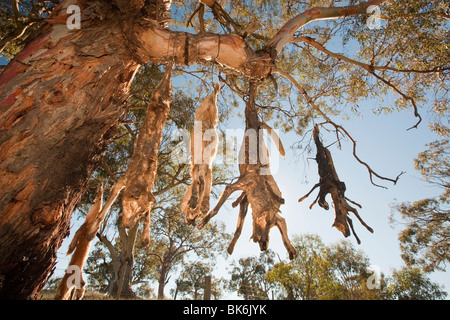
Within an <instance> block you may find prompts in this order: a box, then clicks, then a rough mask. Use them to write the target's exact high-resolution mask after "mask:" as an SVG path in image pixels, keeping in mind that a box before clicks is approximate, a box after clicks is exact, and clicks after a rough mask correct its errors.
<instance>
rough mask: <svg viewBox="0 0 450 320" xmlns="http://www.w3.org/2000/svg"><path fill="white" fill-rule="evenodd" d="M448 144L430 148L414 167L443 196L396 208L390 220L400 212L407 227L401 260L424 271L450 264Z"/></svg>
mask: <svg viewBox="0 0 450 320" xmlns="http://www.w3.org/2000/svg"><path fill="white" fill-rule="evenodd" d="M448 146H449V141H448V140H441V141H435V142H432V143H430V144H428V145H427V147H428V149H427V150H426V151H424V152H421V153H420V154H419V155H418V157H417V159H415V161H414V164H415V168H416V170H418V171H420V173H421V174H422V176H423V178H424V179H425V181H427V182H429V183H430V184H431V185H434V186H437V187H439V189H441V190H443V193H442V194H441V195H440V196H437V197H434V198H426V199H421V200H417V201H414V202H404V203H401V204H397V205H395V206H394V207H393V212H392V214H391V220H392V221H395V219H394V217H395V213H396V212H398V213H400V215H401V218H402V220H403V223H404V229H403V230H402V231H401V232H400V234H399V240H400V248H401V250H402V258H403V260H404V261H405V263H406V264H407V265H408V266H417V267H421V268H422V269H423V270H424V271H427V272H431V271H434V270H442V271H443V270H445V266H446V263H447V262H449V261H450V181H449V177H450V158H449V148H448Z"/></svg>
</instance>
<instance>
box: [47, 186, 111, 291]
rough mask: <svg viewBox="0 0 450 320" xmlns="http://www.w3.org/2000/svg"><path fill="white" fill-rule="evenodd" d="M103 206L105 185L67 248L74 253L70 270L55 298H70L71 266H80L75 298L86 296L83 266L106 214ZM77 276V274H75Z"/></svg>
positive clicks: (101, 187) (98, 190)
mask: <svg viewBox="0 0 450 320" xmlns="http://www.w3.org/2000/svg"><path fill="white" fill-rule="evenodd" d="M102 206H103V185H100V186H99V187H98V189H97V197H96V198H95V200H94V204H93V205H92V207H91V210H90V211H89V213H88V214H87V215H86V219H85V222H84V223H83V224H82V225H81V227H80V228H79V229H78V230H77V232H76V233H75V236H74V237H73V239H72V242H71V243H70V245H69V249H68V250H67V255H69V254H72V253H73V254H72V257H71V258H70V262H69V267H68V270H66V273H65V274H64V276H63V278H62V279H61V281H60V283H59V286H58V289H57V290H56V295H55V300H68V299H69V296H70V289H71V286H69V285H71V284H70V283H68V282H69V278H71V276H72V275H71V273H72V272H69V271H70V270H71V267H72V268H73V267H74V266H76V267H78V269H79V271H80V272H79V279H77V280H79V285H80V287H78V288H77V287H76V288H75V297H74V299H75V300H81V299H82V298H83V296H84V291H85V285H86V282H85V281H84V279H83V277H82V270H83V266H84V264H85V263H86V260H87V257H88V254H89V249H90V247H91V242H92V240H94V238H95V235H96V233H97V231H98V228H99V226H100V224H101V223H102V221H103V219H104V216H102V214H101V212H102ZM72 271H73V270H72ZM77 272H78V271H77ZM75 276H77V274H75Z"/></svg>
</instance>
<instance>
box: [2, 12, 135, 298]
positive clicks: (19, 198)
mask: <svg viewBox="0 0 450 320" xmlns="http://www.w3.org/2000/svg"><path fill="white" fill-rule="evenodd" d="M60 9H61V11H65V10H64V9H63V8H62V7H61V8H60ZM64 21H65V20H64ZM34 39H35V40H34V41H32V42H31V43H29V44H28V45H27V46H26V47H25V49H24V50H23V51H22V52H21V53H20V54H18V55H17V56H16V57H15V58H14V60H13V61H11V62H10V63H9V65H8V66H7V68H6V69H5V70H4V72H3V73H2V74H1V77H0V90H1V91H0V92H1V93H0V177H1V178H0V190H1V191H0V213H1V215H0V257H1V264H0V277H1V279H2V285H1V286H0V298H3V299H6V298H9V299H27V298H30V299H32V298H36V295H37V293H38V292H39V291H40V289H41V288H42V287H43V285H44V284H45V281H46V278H47V276H48V275H49V273H50V271H51V270H52V268H53V266H54V264H55V258H56V251H57V249H58V248H59V247H60V245H61V242H62V240H63V238H64V237H65V236H66V235H67V234H68V232H69V227H70V218H71V215H72V212H73V211H74V209H75V205H76V204H77V202H78V201H79V200H80V197H81V195H82V194H83V192H84V190H85V189H86V186H87V182H88V179H89V177H90V176H91V174H92V173H93V171H94V170H95V168H96V167H97V166H98V164H99V162H100V160H101V154H102V153H103V151H104V150H105V148H106V146H107V144H108V141H109V140H110V139H111V138H112V137H113V136H114V133H115V126H116V125H117V124H118V120H119V118H120V116H121V114H122V112H123V111H122V108H121V104H122V102H123V101H124V100H125V98H126V94H127V89H128V87H129V84H130V81H131V80H132V78H133V75H134V73H135V71H136V70H137V68H138V64H137V63H136V62H135V61H134V60H133V59H132V57H131V55H130V54H129V53H128V51H127V50H126V48H125V43H124V40H123V37H122V32H121V31H120V21H117V20H113V19H110V20H108V21H102V22H101V23H98V22H96V21H94V20H92V21H86V24H85V25H84V26H83V28H81V29H80V30H73V31H71V30H69V29H68V28H67V27H66V25H65V24H46V25H44V26H43V27H42V29H41V30H40V34H39V35H36V36H35V37H34Z"/></svg>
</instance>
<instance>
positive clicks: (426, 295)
mask: <svg viewBox="0 0 450 320" xmlns="http://www.w3.org/2000/svg"><path fill="white" fill-rule="evenodd" d="M387 292H388V294H389V295H390V297H391V299H394V300H443V299H445V298H446V297H447V293H446V292H444V291H443V290H442V288H441V287H439V285H437V284H436V283H434V282H432V281H431V280H430V279H429V278H428V277H427V276H426V275H425V274H424V273H423V272H422V271H421V270H419V269H416V268H412V269H411V268H402V269H401V270H394V271H393V274H392V278H391V279H390V284H389V286H388V288H387Z"/></svg>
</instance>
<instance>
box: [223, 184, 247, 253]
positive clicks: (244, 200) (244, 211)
mask: <svg viewBox="0 0 450 320" xmlns="http://www.w3.org/2000/svg"><path fill="white" fill-rule="evenodd" d="M242 195H244V196H243V198H242V199H241V201H240V207H239V216H238V222H237V226H236V231H235V232H234V236H233V239H232V240H231V242H230V244H229V245H228V250H227V251H228V253H229V254H232V253H233V250H234V246H235V245H236V242H237V240H238V239H239V237H240V236H241V232H242V227H243V226H244V220H245V216H246V215H247V212H248V200H247V195H246V194H245V192H243V193H242V194H241V196H242ZM239 198H240V197H239ZM239 198H238V199H239Z"/></svg>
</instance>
